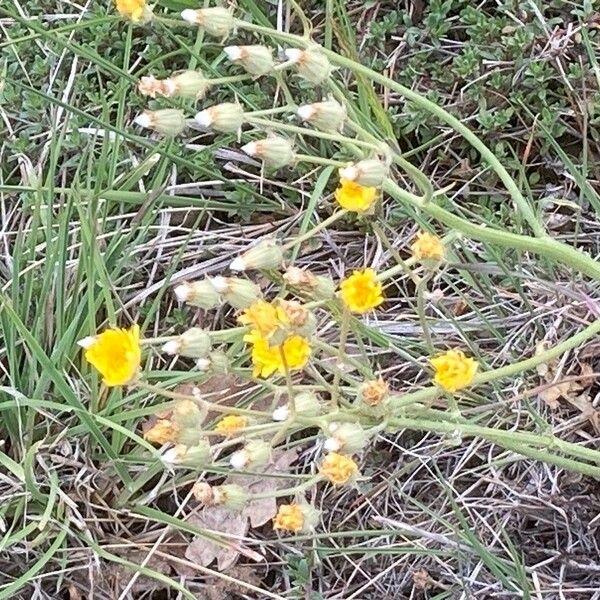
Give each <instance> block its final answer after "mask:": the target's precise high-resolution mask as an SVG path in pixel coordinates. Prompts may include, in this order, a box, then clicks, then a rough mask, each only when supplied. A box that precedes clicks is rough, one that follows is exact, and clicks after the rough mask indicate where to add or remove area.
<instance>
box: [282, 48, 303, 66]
mask: <svg viewBox="0 0 600 600" xmlns="http://www.w3.org/2000/svg"><path fill="white" fill-rule="evenodd" d="M283 53H284V54H285V57H286V58H287V59H288V60H290V61H292V62H293V63H297V62H298V61H300V60H301V59H302V54H303V51H302V50H300V49H299V48H287V49H286V50H284V52H283Z"/></svg>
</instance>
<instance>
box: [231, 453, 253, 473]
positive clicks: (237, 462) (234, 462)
mask: <svg viewBox="0 0 600 600" xmlns="http://www.w3.org/2000/svg"><path fill="white" fill-rule="evenodd" d="M249 460H250V457H249V456H248V452H246V450H238V451H237V452H234V453H233V454H232V455H231V458H230V459H229V464H230V465H231V466H232V467H233V468H234V469H243V468H244V467H246V466H247V465H248V462H249Z"/></svg>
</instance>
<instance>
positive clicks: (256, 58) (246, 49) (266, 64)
mask: <svg viewBox="0 0 600 600" xmlns="http://www.w3.org/2000/svg"><path fill="white" fill-rule="evenodd" d="M223 52H225V54H227V58H228V59H229V60H230V61H231V62H232V63H235V64H239V65H241V66H242V67H244V69H245V70H246V71H247V72H248V73H250V74H251V75H264V74H265V73H269V72H270V71H272V70H273V67H274V65H275V63H274V61H273V51H272V50H271V48H267V47H266V46H227V48H223Z"/></svg>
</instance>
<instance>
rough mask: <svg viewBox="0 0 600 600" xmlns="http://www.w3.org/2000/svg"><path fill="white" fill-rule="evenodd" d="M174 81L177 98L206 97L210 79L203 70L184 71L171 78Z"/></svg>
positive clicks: (174, 94)
mask: <svg viewBox="0 0 600 600" xmlns="http://www.w3.org/2000/svg"><path fill="white" fill-rule="evenodd" d="M169 79H170V80H171V81H172V82H173V87H174V93H173V96H174V97H176V98H195V99H198V98H204V95H205V94H206V91H207V90H208V88H209V86H210V81H209V80H208V79H206V77H204V73H202V71H183V72H182V73H178V74H177V75H173V76H172V77H170V78H169Z"/></svg>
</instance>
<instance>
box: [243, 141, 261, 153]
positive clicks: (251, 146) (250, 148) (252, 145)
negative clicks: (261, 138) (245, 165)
mask: <svg viewBox="0 0 600 600" xmlns="http://www.w3.org/2000/svg"><path fill="white" fill-rule="evenodd" d="M242 152H245V153H246V154H247V155H248V156H256V155H257V153H258V145H257V144H256V142H248V143H247V144H245V145H244V146H242Z"/></svg>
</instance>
